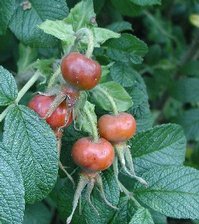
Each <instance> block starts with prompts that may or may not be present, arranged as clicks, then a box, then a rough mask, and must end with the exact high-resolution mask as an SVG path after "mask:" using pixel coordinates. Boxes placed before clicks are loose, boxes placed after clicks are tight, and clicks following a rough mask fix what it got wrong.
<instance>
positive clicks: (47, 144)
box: [3, 106, 58, 203]
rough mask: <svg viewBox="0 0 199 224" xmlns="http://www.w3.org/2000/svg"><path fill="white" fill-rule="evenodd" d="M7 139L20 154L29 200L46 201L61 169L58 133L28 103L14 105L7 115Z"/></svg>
mask: <svg viewBox="0 0 199 224" xmlns="http://www.w3.org/2000/svg"><path fill="white" fill-rule="evenodd" d="M4 130H5V131H4V135H3V142H4V144H5V145H6V146H7V148H8V150H9V152H10V153H11V154H12V155H13V156H14V157H16V159H17V161H18V163H19V166H20V169H21V172H22V176H23V181H24V187H25V199H26V202H28V203H33V202H35V201H39V200H42V199H43V198H45V197H46V196H47V195H48V194H49V192H50V191H51V190H52V188H53V186H54V184H55V182H56V179H57V172H58V155H57V148H56V139H55V136H54V133H53V132H52V130H51V129H50V127H49V126H48V125H47V124H46V122H45V121H44V120H42V119H40V118H39V116H38V115H37V114H36V113H35V112H33V111H32V110H30V109H28V108H27V107H25V106H15V107H13V108H12V109H11V110H10V111H9V113H8V114H7V116H6V119H5V125H4Z"/></svg>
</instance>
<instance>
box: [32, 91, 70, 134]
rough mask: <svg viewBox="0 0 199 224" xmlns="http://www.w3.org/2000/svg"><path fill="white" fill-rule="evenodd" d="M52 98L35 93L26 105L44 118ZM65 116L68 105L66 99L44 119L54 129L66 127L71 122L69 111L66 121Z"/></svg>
mask: <svg viewBox="0 0 199 224" xmlns="http://www.w3.org/2000/svg"><path fill="white" fill-rule="evenodd" d="M54 99H55V97H54V96H44V95H36V96H34V97H33V98H32V100H31V101H30V102H29V104H28V107H30V108H31V109H33V110H34V111H35V112H36V113H38V114H39V116H40V117H41V118H44V117H45V115H46V113H47V112H48V110H49V108H50V106H51V104H52V102H53V100H54ZM66 116H68V106H67V104H66V101H63V102H62V103H61V104H60V105H59V106H58V107H57V108H56V110H55V111H54V112H53V113H52V115H51V116H50V117H48V118H47V119H46V122H47V123H48V124H49V125H50V126H51V128H52V129H54V130H55V129H57V128H60V127H67V126H69V125H70V124H71V123H72V114H71V112H70V113H69V116H70V117H69V118H68V119H67V122H65V119H66Z"/></svg>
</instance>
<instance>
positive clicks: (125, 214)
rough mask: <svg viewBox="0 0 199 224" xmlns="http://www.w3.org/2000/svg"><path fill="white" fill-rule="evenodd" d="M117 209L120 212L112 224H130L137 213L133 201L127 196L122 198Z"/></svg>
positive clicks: (115, 215) (116, 214)
mask: <svg viewBox="0 0 199 224" xmlns="http://www.w3.org/2000/svg"><path fill="white" fill-rule="evenodd" d="M117 207H118V210H117V212H116V213H115V214H114V217H113V219H112V220H111V224H120V223H122V224H128V223H129V221H130V220H131V218H132V216H133V215H134V214H135V212H136V209H135V205H134V203H133V201H132V200H131V199H129V197H127V196H125V197H124V196H123V197H120V201H119V203H118V205H117Z"/></svg>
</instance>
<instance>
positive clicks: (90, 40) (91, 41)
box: [76, 28, 94, 58]
mask: <svg viewBox="0 0 199 224" xmlns="http://www.w3.org/2000/svg"><path fill="white" fill-rule="evenodd" d="M76 35H77V38H80V39H81V36H84V35H86V36H87V39H88V45H87V50H86V57H88V58H90V57H91V56H92V54H93V50H94V36H93V32H92V31H91V30H90V29H88V28H81V29H79V30H78V31H77V33H76Z"/></svg>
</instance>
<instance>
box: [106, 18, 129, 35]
mask: <svg viewBox="0 0 199 224" xmlns="http://www.w3.org/2000/svg"><path fill="white" fill-rule="evenodd" d="M107 28H108V29H110V30H113V31H114V32H118V33H120V32H123V31H132V24H131V23H129V22H126V21H118V22H114V23H112V24H110V25H108V26H107Z"/></svg>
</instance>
